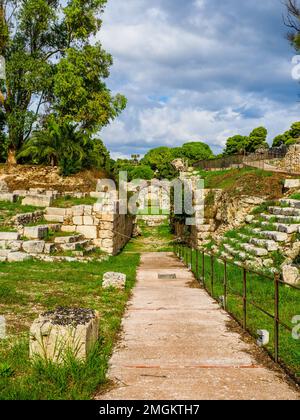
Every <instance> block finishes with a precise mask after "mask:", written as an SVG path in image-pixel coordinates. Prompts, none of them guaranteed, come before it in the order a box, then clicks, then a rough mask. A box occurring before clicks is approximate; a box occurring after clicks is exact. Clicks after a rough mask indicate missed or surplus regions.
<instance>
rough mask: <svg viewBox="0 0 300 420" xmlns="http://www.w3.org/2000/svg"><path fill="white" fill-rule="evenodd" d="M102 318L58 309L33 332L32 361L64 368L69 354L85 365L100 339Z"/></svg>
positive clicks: (37, 323)
mask: <svg viewBox="0 0 300 420" xmlns="http://www.w3.org/2000/svg"><path fill="white" fill-rule="evenodd" d="M99 322H100V317H99V313H98V312H97V311H93V310H90V309H77V308H76V309H75V308H74V309H72V308H58V309H57V310H55V311H52V312H48V313H45V314H42V315H41V316H40V317H39V318H38V319H36V320H35V321H34V323H33V324H32V326H31V328H30V343H29V350H30V358H31V359H35V358H42V359H44V360H47V361H52V362H54V363H59V364H62V363H64V361H65V360H66V357H67V356H68V355H69V354H72V355H73V356H74V357H75V358H76V359H78V360H80V361H85V360H86V358H87V356H88V354H89V352H90V351H91V350H92V348H93V347H94V345H95V344H96V342H97V340H98V337H99Z"/></svg>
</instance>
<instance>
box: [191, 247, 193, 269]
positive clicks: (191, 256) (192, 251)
mask: <svg viewBox="0 0 300 420" xmlns="http://www.w3.org/2000/svg"><path fill="white" fill-rule="evenodd" d="M191 272H193V247H192V246H191Z"/></svg>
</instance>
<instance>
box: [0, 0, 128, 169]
mask: <svg viewBox="0 0 300 420" xmlns="http://www.w3.org/2000/svg"><path fill="white" fill-rule="evenodd" d="M105 5H106V0H84V1H83V0H68V1H59V0H26V1H17V0H7V1H5V2H4V1H0V19H1V25H0V55H2V56H3V57H4V58H5V61H6V80H5V81H1V82H0V92H2V95H0V109H1V112H2V113H3V115H4V122H5V127H6V130H7V132H8V156H9V159H10V162H11V163H15V155H16V152H17V151H19V150H20V149H21V147H22V145H23V144H24V143H25V142H26V140H27V139H28V138H29V137H30V135H31V132H32V130H33V129H34V128H36V127H39V126H42V125H43V123H44V122H45V120H47V119H48V118H49V115H53V116H55V119H56V121H57V122H58V123H59V124H62V125H63V124H65V123H71V124H73V123H76V124H77V127H78V129H80V130H81V131H82V132H83V133H89V134H90V135H92V134H94V133H95V132H97V131H98V130H100V129H101V128H102V127H104V126H106V125H107V124H109V122H110V121H112V120H113V119H114V118H115V117H116V116H118V115H119V113H120V112H121V111H122V110H123V109H124V108H125V106H126V99H125V97H124V96H122V95H115V96H113V95H112V94H111V92H110V90H109V89H108V88H107V86H106V84H105V79H106V78H107V77H108V76H109V69H110V66H111V65H112V62H113V60H112V57H111V55H110V54H108V53H107V52H106V51H105V50H104V49H103V47H102V45H101V44H100V42H96V43H92V42H91V39H92V36H94V35H96V34H97V33H98V31H99V30H100V28H101V24H102V20H101V16H102V13H103V11H104V7H105Z"/></svg>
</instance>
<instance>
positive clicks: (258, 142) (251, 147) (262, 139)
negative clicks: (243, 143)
mask: <svg viewBox="0 0 300 420" xmlns="http://www.w3.org/2000/svg"><path fill="white" fill-rule="evenodd" d="M267 135H268V130H267V129H266V128H265V127H258V128H255V129H254V130H253V131H252V132H251V133H250V135H249V138H248V142H247V147H246V150H247V152H250V153H252V152H255V151H256V150H258V149H267V148H268V147H269V145H268V143H267Z"/></svg>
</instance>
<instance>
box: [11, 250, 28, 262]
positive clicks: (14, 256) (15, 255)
mask: <svg viewBox="0 0 300 420" xmlns="http://www.w3.org/2000/svg"><path fill="white" fill-rule="evenodd" d="M31 259H32V256H31V255H28V254H26V253H25V252H10V253H9V254H8V255H7V261H8V262H23V261H28V260H31Z"/></svg>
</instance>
